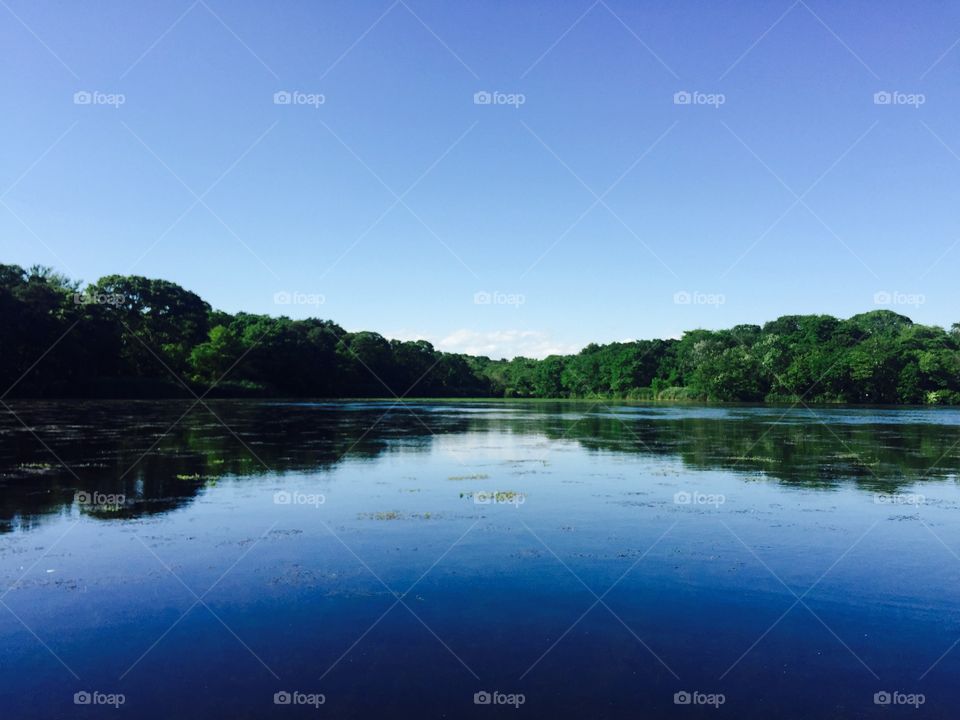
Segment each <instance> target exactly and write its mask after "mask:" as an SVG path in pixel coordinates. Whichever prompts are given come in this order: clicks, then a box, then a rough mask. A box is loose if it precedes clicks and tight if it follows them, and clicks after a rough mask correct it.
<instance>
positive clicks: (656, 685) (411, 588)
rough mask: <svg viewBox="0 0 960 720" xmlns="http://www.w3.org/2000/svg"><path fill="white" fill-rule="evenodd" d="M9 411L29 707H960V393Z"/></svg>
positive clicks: (0, 683)
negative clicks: (847, 405) (948, 402)
mask: <svg viewBox="0 0 960 720" xmlns="http://www.w3.org/2000/svg"><path fill="white" fill-rule="evenodd" d="M10 408H11V410H12V411H13V413H15V414H16V416H14V415H13V414H11V413H6V414H4V415H2V416H0V438H2V445H0V584H2V587H0V594H2V603H3V604H2V605H0V638H2V645H0V716H2V717H10V718H32V717H36V718H56V717H86V716H92V715H106V716H110V717H114V716H116V717H119V716H120V715H121V714H127V715H129V716H133V717H137V718H172V717H177V718H262V717H265V716H273V715H276V716H279V717H287V716H289V717H316V718H319V717H335V718H368V717H424V718H440V717H449V718H467V717H479V718H486V717H493V716H511V717H512V716H520V715H525V716H528V717H563V718H567V717H570V718H645V717H646V718H660V717H735V718H813V717H816V718H860V717H864V718H870V717H891V716H894V715H896V716H902V717H907V716H909V717H937V718H940V717H942V718H955V717H957V716H958V712H960V684H958V682H957V677H958V674H960V645H958V646H957V647H956V648H955V647H954V645H955V644H956V643H957V642H958V640H960V613H958V608H960V602H958V601H960V489H958V485H957V473H958V469H960V446H958V444H957V443H958V442H960V413H958V412H956V411H948V410H882V409H876V410H861V409H857V410H849V409H836V410H816V411H811V410H808V409H806V408H797V409H793V410H789V411H787V410H786V408H762V409H761V408H697V407H650V406H638V405H633V406H628V405H619V404H617V405H594V404H591V403H584V404H571V403H564V404H559V403H536V404H533V403H531V404H522V403H411V404H408V405H404V406H402V407H391V405H390V404H387V403H319V404H290V403H260V402H257V403H253V402H215V403H214V402H211V403H210V404H209V406H208V407H204V406H202V405H201V406H195V407H191V406H190V405H189V404H181V403H172V402H171V403H156V402H154V403H147V402H144V403H61V404H58V403H16V404H11V405H10ZM61 461H62V462H61ZM84 692H86V693H96V694H94V695H93V696H92V700H91V703H92V704H91V705H90V706H82V705H79V706H78V705H76V704H75V699H74V695H75V693H84ZM278 692H279V693H284V692H286V693H291V695H290V696H289V697H291V698H292V700H291V704H290V705H276V704H275V699H274V698H275V693H278ZM477 693H497V694H496V695H493V701H492V703H491V704H476V703H475V695H476V694H477ZM677 693H690V695H689V696H688V695H683V694H681V695H679V696H677V697H676V699H675V694H677ZM876 693H890V696H889V697H890V698H891V703H892V704H893V705H897V706H896V707H891V706H886V705H882V704H881V705H878V704H876V703H875V694H876ZM286 697H288V696H283V695H281V696H280V699H281V700H283V699H285V698H286ZM688 697H689V698H691V703H690V704H689V705H683V704H677V703H676V700H681V701H682V700H685V699H687V698H688ZM486 698H487V696H485V695H482V694H481V695H480V696H479V697H478V698H477V699H479V700H484V699H486ZM79 699H80V700H81V701H82V700H84V699H86V696H84V695H80V696H79ZM878 699H879V700H880V701H883V700H885V699H887V696H885V695H880V696H879V698H878ZM121 700H122V702H123V704H122V706H121V707H120V708H119V710H117V709H115V708H114V707H112V706H110V705H109V704H106V705H105V704H103V703H110V702H114V703H119V702H120V701H121ZM321 700H322V701H323V702H322V704H321ZM921 701H922V704H920V703H921ZM511 703H512V704H511ZM521 703H522V704H521ZM910 703H913V704H912V705H911V704H910ZM517 705H519V707H516V706H517ZM917 705H918V706H919V708H917V707H915V706H917Z"/></svg>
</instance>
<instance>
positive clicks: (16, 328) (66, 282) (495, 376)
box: [0, 265, 960, 404]
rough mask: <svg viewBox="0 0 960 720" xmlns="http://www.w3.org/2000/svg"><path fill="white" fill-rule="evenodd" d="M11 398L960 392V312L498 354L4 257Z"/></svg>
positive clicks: (911, 396) (2, 357)
mask: <svg viewBox="0 0 960 720" xmlns="http://www.w3.org/2000/svg"><path fill="white" fill-rule="evenodd" d="M0 391H3V392H0V397H178V396H188V397H189V396H190V395H191V394H192V393H196V394H198V395H203V394H204V393H208V392H209V394H210V395H211V396H219V397H224V396H238V397H240V396H277V397H325V398H329V397H392V396H398V397H518V398H547V397H555V398H566V397H570V398H586V397H616V398H628V399H630V398H632V399H643V400H708V401H742V402H792V401H796V400H798V399H802V400H803V401H804V402H832V403H911V404H914V403H915V404H960V323H955V324H954V325H953V326H952V327H951V329H950V330H949V331H947V330H944V329H943V328H940V327H932V326H926V325H918V324H915V323H914V322H913V321H911V320H910V318H907V317H905V316H903V315H898V314H897V313H894V312H891V311H889V310H875V311H872V312H867V313H863V314H860V315H855V316H854V317H851V318H849V319H847V320H840V319H837V318H834V317H831V316H829V315H788V316H784V317H781V318H778V319H776V320H772V321H770V322H768V323H766V324H764V325H763V326H759V325H738V326H736V327H734V328H731V329H729V330H691V331H689V332H687V333H685V334H684V335H683V337H682V338H681V339H679V340H639V341H636V342H622V343H610V344H608V345H596V344H591V345H588V346H587V347H586V348H584V349H583V350H582V351H580V352H579V353H578V354H576V355H565V356H550V357H547V358H545V359H543V360H533V359H528V358H514V359H513V360H491V359H489V358H486V357H473V356H469V355H459V354H453V353H444V352H440V351H437V350H435V349H434V348H433V346H432V345H431V344H430V343H428V342H425V341H422V340H421V341H416V342H401V341H398V340H388V339H386V338H384V337H382V336H381V335H378V334H377V333H374V332H347V331H346V330H344V329H343V328H341V327H340V326H339V325H337V324H336V323H334V322H332V321H329V320H320V319H314V318H310V319H306V320H291V319H290V318H287V317H270V316H267V315H252V314H248V313H237V314H236V315H230V314H228V313H224V312H220V311H218V310H213V309H212V308H211V307H210V305H209V304H208V303H206V302H205V301H204V300H203V299H202V298H200V297H199V296H198V295H196V294H195V293H192V292H190V291H189V290H185V289H184V288H182V287H180V286H178V285H176V284H174V283H171V282H167V281H165V280H152V279H148V278H144V277H139V276H120V275H110V276H107V277H104V278H101V279H100V280H98V281H97V282H96V283H93V284H90V285H87V286H85V287H83V286H81V283H79V282H77V281H73V280H70V279H69V278H67V277H64V276H63V275H61V274H59V273H56V272H54V271H53V270H51V269H50V268H45V267H39V266H35V267H32V268H30V269H27V270H25V269H23V268H21V267H18V266H15V265H0Z"/></svg>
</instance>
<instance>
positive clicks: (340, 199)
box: [0, 0, 960, 356]
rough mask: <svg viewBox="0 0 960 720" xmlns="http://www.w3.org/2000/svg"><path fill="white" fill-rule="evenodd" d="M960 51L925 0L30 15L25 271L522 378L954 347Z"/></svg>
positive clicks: (10, 121)
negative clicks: (937, 344) (806, 320)
mask: <svg viewBox="0 0 960 720" xmlns="http://www.w3.org/2000/svg"><path fill="white" fill-rule="evenodd" d="M958 41H960V4H957V3H955V2H933V1H926V0H924V1H921V2H916V3H903V2H896V3H895V2H886V1H883V0H880V1H877V0H870V1H861V2H849V3H843V4H840V3H835V2H826V1H825V0H798V1H797V2H791V0H783V1H782V2H774V1H768V0H765V1H763V2H760V1H754V2H747V1H745V0H738V1H731V0H725V1H724V0H721V1H719V2H718V1H714V0H710V1H706V0H704V1H702V2H685V1H682V0H681V1H679V2H674V1H668V0H661V1H659V2H623V0H599V1H598V2H592V0H576V1H573V0H562V1H561V0H549V1H548V0H536V1H524V2H516V1H515V0H484V1H482V2H480V1H472V2H450V1H449V0H398V1H397V2H393V0H383V1H379V0H378V1H376V2H374V1H373V0H371V1H369V2H368V1H365V0H364V1H360V0H350V1H343V2H326V1H324V2H318V1H316V0H311V1H309V2H289V1H284V2H266V1H265V0H258V1H257V2H251V1H248V0H232V1H231V2H225V1H224V0H198V1H197V2H192V0H171V1H170V2H137V3H122V2H116V1H115V0H113V1H110V2H104V1H99V0H92V1H91V2H83V3H80V2H49V1H47V0H39V1H37V0H2V2H0V46H2V48H3V51H2V52H3V59H4V62H3V64H2V67H0V83H2V85H0V93H2V97H3V105H4V112H3V113H0V132H2V135H3V138H4V141H3V143H2V145H0V147H2V150H0V261H2V262H13V263H17V264H21V265H30V264H34V263H40V264H46V265H53V266H55V267H56V268H57V269H59V270H62V271H64V272H66V273H67V274H69V275H71V276H73V277H76V278H80V279H83V280H85V281H92V280H95V279H97V278H98V277H100V276H102V275H105V274H110V273H131V274H140V275H146V276H150V277H161V278H165V279H169V280H173V281H175V282H178V283H180V284H181V285H183V286H185V287H187V288H189V289H191V290H194V291H196V292H197V293H199V294H200V295H202V296H203V297H204V298H205V299H207V300H208V301H210V302H211V303H212V304H213V305H214V307H217V308H220V309H223V310H227V311H231V312H233V311H238V310H247V311H251V312H263V313H270V314H275V315H276V314H287V315H290V316H292V317H306V316H309V315H317V316H320V317H327V318H331V319H333V320H335V321H337V322H338V323H340V324H341V325H343V326H344V327H346V328H347V329H349V330H360V329H367V330H375V331H377V332H380V333H382V334H384V335H386V336H388V337H402V338H421V337H422V338H426V339H429V340H431V341H432V342H434V343H435V344H436V345H437V346H438V347H440V348H442V349H448V350H456V351H468V352H483V353H485V354H490V355H493V356H504V355H506V356H512V355H514V354H517V353H522V354H528V355H534V356H542V355H544V354H546V353H548V352H553V351H571V350H577V349H579V348H580V347H582V346H583V345H585V344H586V343H588V342H591V341H598V342H607V341H612V340H623V339H634V338H649V337H672V336H678V335H679V334H680V333H681V332H682V331H683V330H685V329H690V328H694V327H708V328H717V327H727V326H731V325H734V324H736V323H747V322H749V323H762V322H763V321H765V320H769V319H772V318H774V317H777V316H778V315H782V314H788V313H813V312H823V313H830V314H834V315H837V316H849V315H851V314H854V313H857V312H863V311H866V310H870V309H875V308H877V307H889V308H891V309H894V310H897V311H899V312H902V313H904V314H906V315H909V316H911V317H912V318H914V319H915V320H917V321H921V322H927V323H933V324H939V325H947V326H948V325H949V324H951V323H953V322H956V321H960V304H958V300H960V284H958V283H957V264H958V262H960V247H957V244H958V240H960V217H958V208H960V202H958V201H960V193H958V190H960V123H958V122H957V118H958V117H960V112H958V111H960V84H958V82H957V78H958V71H960V42H958ZM282 91H286V92H289V93H291V98H292V101H291V102H290V103H288V104H283V103H282V102H281V103H280V104H277V103H276V102H275V98H274V94H275V93H277V92H282ZM478 92H488V93H500V94H499V95H494V96H493V101H492V102H489V103H484V102H482V100H483V99H484V98H483V97H481V98H480V99H481V102H480V103H477V102H475V93H478ZM678 92H679V93H682V92H686V93H690V94H691V95H690V96H680V100H681V101H682V100H683V99H686V98H687V97H689V98H690V99H691V102H689V103H682V102H680V104H678V103H677V102H675V93H678ZM878 92H887V93H892V94H891V95H886V96H880V98H879V102H878V101H877V100H875V93H878ZM75 93H88V94H87V95H82V94H81V95H78V96H75ZM282 99H283V96H281V100H282ZM85 100H89V102H85ZM884 100H887V101H888V102H884ZM321 101H322V102H321ZM277 293H288V295H280V296H279V298H280V300H281V303H278V302H277V297H278V296H277ZM478 293H481V295H479V296H478V295H477V294H478ZM482 293H487V294H486V295H484V294H482ZM287 298H289V299H290V300H291V302H290V304H283V303H282V301H283V300H286V299H287ZM321 301H322V304H320V303H321Z"/></svg>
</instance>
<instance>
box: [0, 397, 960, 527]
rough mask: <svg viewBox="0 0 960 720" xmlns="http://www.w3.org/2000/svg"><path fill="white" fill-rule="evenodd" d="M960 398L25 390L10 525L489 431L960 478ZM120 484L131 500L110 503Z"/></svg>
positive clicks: (152, 504) (760, 465) (777, 463)
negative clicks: (739, 401) (230, 397)
mask: <svg viewBox="0 0 960 720" xmlns="http://www.w3.org/2000/svg"><path fill="white" fill-rule="evenodd" d="M958 427H960V413H957V412H956V411H950V410H902V409H897V410H890V409H826V410H821V409H817V410H810V409H808V408H798V409H790V410H787V409H786V408H744V407H737V408H717V407H707V408H702V407H662V406H659V407H652V406H630V405H621V404H617V405H609V404H597V403H590V402H585V403H550V402H538V403H515V402H511V403H495V402H494V403H491V402H482V403H480V402H476V403H470V402H457V403H407V404H404V405H401V406H394V405H393V404H391V403H378V402H344V403H313V404H311V403H277V402H250V401H243V402H230V401H218V402H210V403H208V404H207V405H191V404H189V403H181V402H70V403H58V402H43V403H39V402H20V403H14V404H11V405H10V412H6V413H4V414H3V415H0V440H2V444H0V488H2V493H0V531H4V532H8V531H10V530H12V529H30V528H32V527H34V526H35V525H36V524H37V523H38V522H41V521H42V520H43V518H45V517H50V516H56V515H61V514H65V513H74V512H82V513H85V514H88V515H92V516H95V517H98V518H103V519H110V518H129V517H137V516H143V515H150V514H156V513H164V512H168V511H170V510H173V509H175V508H178V507H181V506H183V505H184V504H186V503H189V502H190V501H191V500H192V499H193V498H195V497H197V496H198V494H200V493H202V492H204V489H205V488H206V487H208V486H210V485H214V484H216V482H217V480H218V479H219V478H223V477H226V476H232V477H244V476H255V475H263V474H266V473H282V472H287V471H298V472H304V471H306V472H322V471H324V470H328V469H330V468H332V467H333V466H335V465H337V464H338V463H341V462H344V461H345V460H352V461H356V460H364V459H375V458H377V457H380V456H382V455H384V454H385V453H390V452H428V451H430V450H431V448H433V447H434V445H435V444H436V443H437V442H438V441H439V439H443V440H444V441H449V442H453V443H456V442H457V440H458V437H459V436H466V435H467V434H469V435H470V437H471V438H475V437H476V436H478V435H482V434H484V433H488V434H493V433H499V434H516V435H528V436H539V437H542V438H544V439H546V440H547V441H548V442H550V441H561V440H563V441H573V442H576V443H578V444H579V445H580V446H581V447H583V448H585V449H587V450H590V451H595V452H616V453H645V454H652V455H661V456H671V457H675V458H679V459H681V460H682V462H683V464H684V465H685V466H686V467H687V468H689V469H691V470H711V469H723V470H729V471H734V472H736V473H738V474H744V475H747V476H751V477H755V478H757V479H766V480H774V481H779V482H783V483H790V484H797V485H803V486H808V487H824V488H826V487H834V486H836V485H837V484H839V483H855V484H857V485H858V486H861V487H863V488H864V489H867V490H871V491H893V490H896V489H897V488H899V487H901V486H902V485H905V484H908V483H913V482H917V481H919V480H930V481H944V480H949V481H955V480H956V476H957V471H958V468H960V450H958V442H960V434H958ZM118 496H120V497H122V500H123V502H122V503H115V502H110V501H111V499H112V498H113V499H116V498H117V497H118Z"/></svg>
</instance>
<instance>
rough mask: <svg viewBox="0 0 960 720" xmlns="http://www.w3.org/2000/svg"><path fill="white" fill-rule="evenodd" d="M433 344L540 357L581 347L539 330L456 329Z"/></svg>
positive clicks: (483, 352) (441, 347) (492, 354)
mask: <svg viewBox="0 0 960 720" xmlns="http://www.w3.org/2000/svg"><path fill="white" fill-rule="evenodd" d="M434 344H435V346H436V347H437V349H438V350H444V351H446V352H455V353H466V354H468V355H486V356H488V357H491V358H494V359H499V358H513V357H517V356H521V355H522V356H523V357H529V358H537V359H541V358H545V357H547V355H567V354H570V353H575V352H578V351H579V350H580V348H579V347H578V346H576V345H570V344H568V343H561V342H558V341H557V340H555V339H554V338H552V337H551V336H550V334H549V333H546V332H541V331H538V330H494V331H492V332H478V331H476V330H457V331H456V332H454V333H452V334H451V335H448V336H447V337H445V338H443V339H442V340H439V341H437V342H436V343H434Z"/></svg>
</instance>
